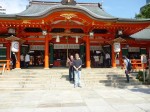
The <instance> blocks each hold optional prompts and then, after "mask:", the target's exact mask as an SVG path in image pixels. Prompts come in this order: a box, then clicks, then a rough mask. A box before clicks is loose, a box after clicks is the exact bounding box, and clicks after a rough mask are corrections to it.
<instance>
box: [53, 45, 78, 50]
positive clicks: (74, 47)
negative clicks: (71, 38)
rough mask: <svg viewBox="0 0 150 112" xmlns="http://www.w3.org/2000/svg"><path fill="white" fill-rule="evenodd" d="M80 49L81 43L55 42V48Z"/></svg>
mask: <svg viewBox="0 0 150 112" xmlns="http://www.w3.org/2000/svg"><path fill="white" fill-rule="evenodd" d="M67 48H68V49H79V44H68V45H67V44H54V49H67Z"/></svg>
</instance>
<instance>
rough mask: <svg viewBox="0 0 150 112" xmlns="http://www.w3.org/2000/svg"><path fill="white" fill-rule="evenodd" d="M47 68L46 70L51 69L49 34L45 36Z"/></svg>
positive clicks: (45, 67)
mask: <svg viewBox="0 0 150 112" xmlns="http://www.w3.org/2000/svg"><path fill="white" fill-rule="evenodd" d="M44 62H45V66H44V69H49V34H47V35H46V36H45V61H44Z"/></svg>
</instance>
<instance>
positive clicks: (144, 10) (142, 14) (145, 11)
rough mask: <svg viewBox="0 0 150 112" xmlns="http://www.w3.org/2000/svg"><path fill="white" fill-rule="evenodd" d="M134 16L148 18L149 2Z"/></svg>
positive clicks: (149, 16) (149, 12)
mask: <svg viewBox="0 0 150 112" xmlns="http://www.w3.org/2000/svg"><path fill="white" fill-rule="evenodd" d="M135 18H150V4H148V5H146V6H145V7H143V8H142V9H141V12H140V13H139V14H136V15H135Z"/></svg>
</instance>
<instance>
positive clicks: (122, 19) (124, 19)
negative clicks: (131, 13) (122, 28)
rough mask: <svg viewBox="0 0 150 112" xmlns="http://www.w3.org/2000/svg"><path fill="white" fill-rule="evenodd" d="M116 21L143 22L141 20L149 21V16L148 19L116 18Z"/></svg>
mask: <svg viewBox="0 0 150 112" xmlns="http://www.w3.org/2000/svg"><path fill="white" fill-rule="evenodd" d="M118 22H128V23H130V22H132V23H134V22H139V23H143V22H150V18H149V19H128V18H118Z"/></svg>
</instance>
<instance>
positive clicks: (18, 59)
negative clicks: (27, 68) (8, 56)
mask: <svg viewBox="0 0 150 112" xmlns="http://www.w3.org/2000/svg"><path fill="white" fill-rule="evenodd" d="M16 69H20V45H19V51H18V52H17V53H16Z"/></svg>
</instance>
